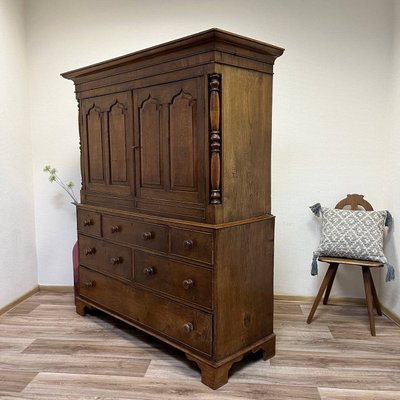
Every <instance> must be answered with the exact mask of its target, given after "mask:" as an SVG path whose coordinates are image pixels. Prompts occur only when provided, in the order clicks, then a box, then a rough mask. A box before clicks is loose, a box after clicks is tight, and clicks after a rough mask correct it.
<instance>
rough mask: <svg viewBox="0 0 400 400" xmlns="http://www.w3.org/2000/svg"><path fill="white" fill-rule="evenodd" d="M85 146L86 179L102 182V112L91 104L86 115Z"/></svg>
mask: <svg viewBox="0 0 400 400" xmlns="http://www.w3.org/2000/svg"><path fill="white" fill-rule="evenodd" d="M86 124H87V146H88V159H89V160H88V161H89V171H88V181H89V182H91V183H92V182H104V167H103V140H102V114H101V111H100V110H99V109H98V108H96V107H95V106H93V107H92V108H91V109H90V110H89V112H88V114H87V116H86Z"/></svg>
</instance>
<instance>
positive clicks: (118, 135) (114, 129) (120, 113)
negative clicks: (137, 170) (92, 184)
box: [108, 103, 128, 185]
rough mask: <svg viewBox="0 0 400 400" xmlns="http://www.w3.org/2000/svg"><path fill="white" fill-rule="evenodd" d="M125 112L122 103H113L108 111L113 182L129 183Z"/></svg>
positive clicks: (111, 176)
mask: <svg viewBox="0 0 400 400" xmlns="http://www.w3.org/2000/svg"><path fill="white" fill-rule="evenodd" d="M125 113H126V111H125V108H124V105H123V104H121V103H117V104H115V105H113V106H112V107H111V110H110V112H109V113H108V124H109V128H108V129H109V140H110V171H111V172H110V178H111V184H125V185H126V184H128V175H127V161H128V160H127V158H128V157H127V150H128V149H127V143H126V142H127V138H126V136H127V129H126V121H125Z"/></svg>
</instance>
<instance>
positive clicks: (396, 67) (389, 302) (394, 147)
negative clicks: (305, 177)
mask: <svg viewBox="0 0 400 400" xmlns="http://www.w3.org/2000/svg"><path fill="white" fill-rule="evenodd" d="M392 15H393V22H394V24H393V25H394V30H393V41H392V46H393V54H392V64H391V65H392V70H391V75H390V78H391V82H392V90H391V91H390V92H389V94H390V95H391V97H390V107H388V112H387V113H386V116H390V118H389V119H390V121H391V122H392V126H391V130H390V131H389V132H390V135H389V138H388V141H387V143H386V148H385V152H384V165H385V168H383V171H382V172H383V174H384V175H385V178H386V180H387V187H386V189H387V195H388V198H387V201H388V208H389V210H391V212H392V214H393V217H394V227H393V229H392V232H391V233H390V234H389V235H388V239H389V240H388V243H387V246H386V247H387V254H388V257H389V259H390V261H392V263H393V264H394V266H395V270H396V279H395V280H394V281H392V282H388V283H387V282H385V281H384V279H382V281H381V288H380V300H381V302H382V303H383V304H384V305H385V306H386V307H387V308H389V309H390V310H391V311H392V312H394V313H395V314H397V315H400V264H399V263H400V256H399V248H398V243H400V231H399V230H400V221H399V218H400V212H399V210H400V168H399V165H400V157H399V156H400V135H399V127H400V113H399V110H400V2H399V1H394V2H393V13H392ZM382 278H383V277H382Z"/></svg>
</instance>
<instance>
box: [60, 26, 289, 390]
mask: <svg viewBox="0 0 400 400" xmlns="http://www.w3.org/2000/svg"><path fill="white" fill-rule="evenodd" d="M282 53H283V49H281V48H279V47H276V46H272V45H269V44H266V43H263V42H259V41H256V40H253V39H248V38H245V37H242V36H238V35H235V34H232V33H228V32H224V31H221V30H219V29H210V30H208V31H205V32H201V33H198V34H195V35H192V36H188V37H184V38H182V39H179V40H175V41H172V42H169V43H165V44H162V45H159V46H155V47H151V48H149V49H146V50H142V51H137V52H135V53H132V54H128V55H126V56H123V57H119V58H115V59H112V60H109V61H104V62H101V63H98V64H94V65H90V66H88V67H85V68H80V69H77V70H74V71H70V72H66V73H64V74H62V76H63V77H65V78H67V79H72V80H73V82H74V84H75V89H76V98H77V100H78V103H79V129H80V141H81V170H82V189H81V204H80V205H79V206H78V208H77V215H78V234H79V235H78V238H79V239H78V240H79V263H80V267H79V268H80V270H79V272H80V279H79V281H80V282H79V289H78V293H77V295H76V299H75V301H76V309H77V312H78V313H79V314H81V315H84V314H85V309H86V308H87V307H94V308H97V309H100V310H103V311H105V312H107V313H109V314H111V315H113V316H115V317H117V318H119V319H121V320H123V321H126V322H128V323H129V324H131V325H133V326H135V327H137V328H139V329H141V330H143V331H145V332H148V333H150V334H151V335H154V336H156V337H157V338H160V339H161V340H163V341H165V342H167V343H169V344H170V345H172V346H174V347H176V348H178V349H180V350H182V351H183V352H185V354H186V356H187V357H188V358H189V359H190V360H193V361H195V362H196V363H197V364H198V366H199V367H200V370H201V379H202V382H203V383H205V384H206V385H208V386H209V387H211V388H213V389H216V388H218V387H220V386H222V385H224V384H225V383H226V382H227V381H228V372H229V369H230V367H231V366H232V364H233V363H235V362H237V361H239V360H240V359H241V358H242V357H243V355H244V354H246V353H247V352H256V351H259V350H261V351H262V352H263V357H264V359H268V358H270V357H272V356H273V355H274V352H275V335H274V333H273V326H272V319H273V252H274V217H273V216H272V215H271V201H270V197H271V196H270V194H271V193H270V192H271V178H270V175H271V171H270V170H271V167H270V164H271V161H270V160H271V157H270V152H271V109H272V73H273V64H274V61H275V59H276V58H277V57H279V56H280V55H281V54H282Z"/></svg>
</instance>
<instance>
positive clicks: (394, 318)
mask: <svg viewBox="0 0 400 400" xmlns="http://www.w3.org/2000/svg"><path fill="white" fill-rule="evenodd" d="M381 309H382V312H383V313H384V314H385V315H386V316H387V317H388V318H389V319H391V320H392V321H393V322H394V323H395V324H397V325H399V326H400V315H397V314H396V313H394V312H392V311H390V310H389V309H388V308H387V307H385V306H384V305H382V304H381Z"/></svg>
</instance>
